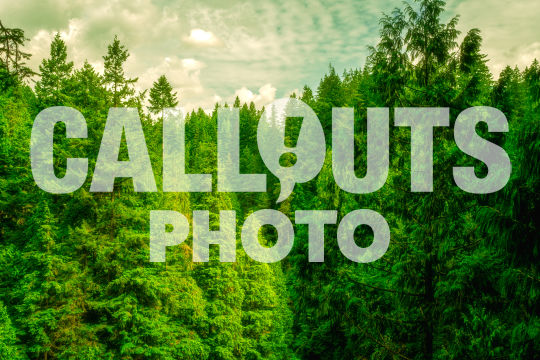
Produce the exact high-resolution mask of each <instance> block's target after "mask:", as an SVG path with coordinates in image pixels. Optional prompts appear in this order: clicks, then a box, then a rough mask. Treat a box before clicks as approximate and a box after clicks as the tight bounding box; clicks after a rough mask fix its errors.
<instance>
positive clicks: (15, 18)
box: [0, 0, 540, 109]
mask: <svg viewBox="0 0 540 360" xmlns="http://www.w3.org/2000/svg"><path fill="white" fill-rule="evenodd" d="M401 3H402V2H401V1H388V0H347V1H336V0H333V1H326V0H312V1H296V0H287V1H257V2H255V1H252V2H248V1H246V0H243V1H234V0H233V1H224V0H221V1H217V0H216V1H214V0H212V1H173V0H116V1H114V0H100V1H91V0H74V1H68V0H0V19H1V20H2V21H3V22H4V24H5V25H6V26H9V27H21V28H23V29H24V30H25V32H26V35H27V37H28V38H30V42H29V45H28V47H27V48H28V50H29V51H30V52H31V53H32V54H33V58H32V61H31V62H30V65H31V66H32V67H33V68H34V69H35V70H37V69H38V65H39V63H40V61H41V59H42V58H44V57H47V56H48V53H49V46H50V41H51V39H52V37H53V36H54V34H55V33H56V32H60V34H61V36H62V38H63V39H64V40H65V41H66V43H67V46H68V51H69V53H68V56H69V57H70V59H71V60H73V61H74V62H75V65H76V66H77V67H78V66H80V65H81V64H82V63H83V62H84V60H85V59H88V61H89V62H90V63H91V64H93V65H94V66H95V67H96V68H97V69H98V70H102V69H103V65H102V63H103V59H102V56H103V55H104V54H105V53H106V50H107V45H108V44H109V43H110V42H111V40H112V39H113V37H114V35H115V34H118V36H119V38H120V40H121V41H122V42H123V43H124V44H125V45H126V46H127V47H128V49H129V51H130V53H131V56H130V58H129V60H128V62H127V65H126V69H127V73H128V75H131V76H138V77H139V82H138V87H139V88H140V89H145V88H149V87H151V85H152V82H154V81H155V80H156V79H157V78H158V77H159V75H161V74H165V75H166V76H167V78H168V79H169V81H170V82H171V84H172V85H173V87H174V88H175V89H177V91H178V93H179V97H180V105H182V106H184V107H186V108H189V109H191V108H193V107H198V106H201V107H203V108H205V109H208V108H212V107H213V104H214V103H215V102H216V101H220V102H224V101H228V102H231V101H232V100H233V99H234V97H235V96H236V95H238V96H240V99H241V100H243V101H251V100H253V101H255V103H256V104H257V105H258V106H261V105H264V104H266V103H268V102H270V101H271V100H273V99H274V98H279V97H283V96H286V95H288V94H289V93H290V92H291V91H294V90H297V89H301V88H302V87H303V85H304V84H307V85H309V86H311V87H313V88H316V86H317V84H318V81H319V79H320V78H321V77H322V75H323V74H324V73H325V71H326V70H327V68H328V64H329V63H332V64H333V65H334V66H335V67H336V70H337V71H338V72H340V73H341V72H342V71H343V69H345V68H351V67H353V68H356V67H360V66H363V64H364V61H365V57H366V55H367V46H368V45H375V44H376V43H377V39H378V21H379V18H380V15H381V13H383V12H390V11H391V10H392V9H393V8H394V7H395V6H399V7H401ZM455 14H460V15H461V19H460V22H459V29H460V30H461V31H462V32H466V31H467V30H468V29H470V28H473V27H477V28H479V29H480V30H481V31H482V36H483V38H484V47H483V49H484V52H485V53H487V54H488V56H489V58H490V62H489V66H490V68H491V69H492V72H494V73H495V77H497V75H498V73H499V72H500V71H501V70H502V68H503V67H504V66H505V65H506V64H509V65H512V66H514V65H517V66H519V67H520V68H524V67H525V66H526V65H528V64H530V63H531V61H532V60H533V59H534V58H535V57H536V58H538V59H540V36H539V34H540V1H521V2H519V1H508V0H474V1H473V0H464V1H458V0H449V1H448V5H447V14H446V15H445V17H450V16H453V15H455Z"/></svg>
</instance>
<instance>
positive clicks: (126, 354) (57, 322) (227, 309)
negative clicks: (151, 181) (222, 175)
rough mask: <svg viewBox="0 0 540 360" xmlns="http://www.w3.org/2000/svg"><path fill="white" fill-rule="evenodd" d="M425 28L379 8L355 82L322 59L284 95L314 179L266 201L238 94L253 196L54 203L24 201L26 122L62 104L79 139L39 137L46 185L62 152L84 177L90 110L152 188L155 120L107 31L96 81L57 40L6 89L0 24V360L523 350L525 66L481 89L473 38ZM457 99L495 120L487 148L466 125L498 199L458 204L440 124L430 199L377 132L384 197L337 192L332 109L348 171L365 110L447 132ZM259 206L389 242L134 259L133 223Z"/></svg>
mask: <svg viewBox="0 0 540 360" xmlns="http://www.w3.org/2000/svg"><path fill="white" fill-rule="evenodd" d="M443 18H446V16H444V2H443V1H440V0H422V1H417V2H415V3H413V4H405V5H404V8H403V9H395V10H394V11H393V12H392V13H391V14H388V15H383V17H382V19H381V21H380V41H379V43H378V44H377V45H376V46H374V47H371V48H370V56H369V58H368V61H367V63H366V66H365V68H364V69H352V70H347V71H345V72H344V73H343V75H342V76H339V75H338V73H337V72H336V71H335V69H334V68H333V67H332V66H330V68H329V71H328V74H326V75H324V77H323V78H322V79H321V82H320V84H319V85H318V87H317V91H316V92H315V93H314V92H313V91H312V90H311V89H310V88H309V87H307V86H305V87H304V88H303V91H302V94H301V97H300V98H301V100H303V101H304V102H306V103H307V104H308V105H310V106H311V107H312V108H313V109H314V111H315V112H316V113H317V115H318V117H319V119H320V120H321V122H322V124H323V127H324V130H325V134H326V137H327V140H328V141H327V142H328V146H327V159H326V162H325V164H324V166H323V168H322V170H321V172H320V174H319V175H318V176H317V178H316V179H314V180H312V181H310V182H307V183H304V184H297V185H296V187H295V191H294V193H293V194H292V195H291V196H290V197H289V198H288V199H287V200H286V201H284V202H282V203H280V204H278V205H276V204H275V199H276V198H277V193H278V192H279V181H278V179H276V178H275V177H274V176H273V175H271V174H270V173H269V172H268V170H266V169H265V166H264V164H263V162H262V160H261V157H260V155H259V152H258V149H257V140H256V138H257V124H258V120H259V118H260V116H261V114H262V110H257V109H256V108H255V105H254V104H253V103H250V104H242V103H241V102H240V100H239V99H238V98H237V99H236V100H235V101H234V104H233V106H234V107H237V108H239V113H240V151H241V160H240V169H241V172H242V173H265V174H267V176H268V188H269V191H268V192H266V193H245V194H244V193H219V192H215V191H214V192H211V193H189V194H186V193H155V194H154V193H137V192H135V191H134V190H133V186H132V184H131V181H130V180H129V179H118V180H117V181H116V183H115V187H114V192H113V193H105V194H104V193H93V192H89V182H86V183H85V184H84V185H83V187H82V188H81V189H80V190H78V191H76V192H74V193H73V194H66V195H50V194H45V193H43V192H42V191H41V190H39V189H38V188H37V186H36V185H35V183H34V181H33V178H32V174H31V171H30V159H29V141H30V131H31V127H32V121H33V119H34V118H35V116H36V114H37V112H38V111H39V110H40V109H42V108H44V107H49V106H56V105H66V106H71V107H74V108H76V109H78V110H79V111H81V113H82V114H83V115H84V116H85V119H86V121H87V125H88V139H84V140H83V139H80V140H74V139H73V140H71V139H65V137H64V136H62V131H63V129H62V128H60V129H58V130H59V131H58V133H57V134H56V135H55V147H54V151H55V155H57V156H56V158H55V159H56V160H55V167H56V170H57V171H59V172H60V173H61V171H62V168H63V167H64V163H63V162H62V161H63V160H62V159H65V157H68V156H69V157H76V156H89V169H90V174H89V178H91V176H92V171H93V170H92V169H93V168H94V165H95V160H96V159H95V157H96V155H97V152H98V149H99V140H100V138H101V134H102V132H103V128H104V123H105V119H106V117H107V112H108V109H109V107H111V106H135V107H137V108H138V109H139V114H140V116H141V119H142V120H143V128H144V132H145V138H146V142H147V146H148V150H149V153H150V158H151V162H152V166H153V169H154V172H155V173H156V181H157V182H158V188H160V184H159V182H160V181H161V176H160V175H161V171H162V170H161V157H162V153H161V151H162V123H161V122H159V121H158V122H153V121H150V115H149V114H147V113H146V112H145V109H144V107H143V106H142V105H141V104H142V103H143V99H144V93H143V94H135V90H134V88H133V85H134V83H135V82H136V81H137V79H130V78H128V77H127V76H126V74H125V71H124V64H125V62H126V60H127V59H128V56H129V53H128V50H127V49H126V48H125V46H124V45H122V44H121V43H120V41H119V40H118V38H116V37H115V39H114V40H113V42H112V44H110V45H109V47H108V51H107V54H106V55H105V56H104V60H105V71H104V73H103V74H100V73H99V72H98V71H96V70H95V69H94V68H93V67H92V66H91V65H90V64H89V63H88V62H85V63H84V65H83V66H82V67H81V68H79V69H73V65H72V63H71V62H68V61H67V59H68V53H67V48H66V46H65V43H64V42H63V41H62V40H61V38H60V37H59V36H58V35H57V36H56V37H55V38H54V40H53V42H52V44H51V53H50V58H49V59H45V60H43V61H42V64H41V66H40V72H41V76H40V78H39V80H38V82H37V84H36V88H35V93H34V91H33V90H32V89H30V88H29V87H28V86H25V85H24V84H23V82H22V80H23V79H24V78H25V76H27V75H28V74H30V72H29V69H28V70H25V67H24V66H25V65H24V64H23V63H22V60H23V59H25V58H28V56H29V55H28V54H26V55H25V53H24V52H21V49H20V47H22V45H23V44H24V41H25V39H24V33H23V32H22V30H20V29H7V28H4V27H3V26H2V25H1V24H0V46H1V48H0V60H1V62H0V89H1V93H0V224H1V225H0V241H1V244H2V246H1V247H0V289H2V290H1V291H0V359H19V358H20V359H26V358H29V359H47V360H49V359H88V360H90V359H190V360H191V359H193V360H195V359H208V360H210V359H231V360H232V359H276V360H277V359H295V358H302V359H344V358H351V359H357V358H362V359H364V358H365V359H398V358H401V359H456V358H459V359H469V358H475V359H494V358H508V359H514V358H515V359H533V358H536V357H538V354H539V353H540V347H539V344H540V316H539V314H540V307H539V306H540V305H539V304H540V298H539V297H540V279H539V276H538V273H539V269H538V264H539V256H540V248H539V242H538V235H537V234H538V220H537V219H538V218H540V214H539V213H538V203H539V202H540V199H539V198H538V197H539V192H538V188H539V181H540V164H539V163H538V159H539V156H538V155H539V153H540V137H539V136H538V134H539V126H540V125H539V124H540V123H539V122H538V118H539V116H540V66H539V64H538V61H536V60H535V61H534V62H533V63H532V64H531V65H530V66H529V67H527V68H526V69H524V71H520V70H519V69H517V68H514V69H512V68H510V67H507V68H505V69H504V70H503V71H502V73H501V74H500V76H499V78H498V80H497V81H495V82H494V81H493V80H492V75H491V74H490V73H489V70H488V68H487V66H486V62H487V57H486V56H485V55H484V54H482V52H481V43H482V38H481V34H480V32H479V31H478V30H477V29H472V30H470V31H469V32H468V33H467V34H466V36H465V37H464V39H463V41H462V42H461V44H459V45H458V43H457V36H458V31H457V30H456V25H457V17H454V18H451V19H450V20H449V21H448V22H443V21H442V19H443ZM14 44H18V45H17V46H19V48H17V46H15V47H13V45H14ZM17 54H19V55H17ZM17 56H18V57H17ZM14 59H19V60H18V61H19V62H14ZM149 95H150V98H149V102H150V105H151V106H150V107H149V108H148V110H150V112H152V113H153V114H159V113H161V112H162V111H163V109H164V108H166V107H174V106H176V105H177V104H178V100H177V98H176V93H174V92H173V91H172V86H171V85H170V84H169V82H168V81H167V79H166V78H165V76H161V77H160V78H159V79H158V80H157V81H156V82H155V83H154V84H153V87H152V88H151V89H150V91H149ZM475 105H490V106H495V107H497V108H499V109H500V110H502V111H503V112H504V113H505V115H506V116H507V118H508V120H509V126H510V132H509V133H508V134H506V135H500V134H497V135H493V134H486V132H485V131H484V130H483V129H481V128H479V129H478V132H479V134H482V136H486V137H489V139H490V140H491V141H494V142H496V143H498V144H499V145H500V146H503V147H504V148H505V150H506V151H507V152H508V153H509V156H510V157H511V160H512V166H513V169H512V176H511V179H510V181H509V183H508V184H507V185H506V187H505V188H504V189H503V190H501V191H499V192H497V193H494V194H490V195H485V196H477V195H472V194H468V193H465V192H463V191H461V190H459V188H458V187H456V186H455V184H454V183H453V181H452V177H451V172H452V170H451V169H452V167H453V166H462V165H465V164H466V165H469V166H470V165H471V164H473V165H474V164H475V163H474V162H472V160H471V159H470V158H469V157H467V156H465V155H464V154H463V153H462V152H461V151H460V150H459V149H458V148H457V147H456V145H455V143H454V140H453V136H452V127H449V128H443V129H436V130H435V132H434V157H433V158H434V174H436V177H435V179H434V189H435V192H434V193H411V192H410V185H409V181H410V180H409V178H410V162H409V158H410V145H409V144H410V133H409V131H408V130H406V129H404V128H398V127H392V126H391V127H390V129H391V130H390V137H391V139H390V173H389V176H388V179H387V183H386V185H385V186H384V187H383V188H382V189H380V190H379V191H377V192H375V193H371V194H362V195H356V194H350V193H346V192H344V191H342V190H340V188H339V187H338V186H337V185H336V184H335V182H334V180H333V175H332V166H331V160H330V159H331V154H332V147H331V144H330V141H329V139H330V138H331V137H330V130H331V121H332V118H331V112H332V107H353V108H354V111H355V124H354V126H355V138H354V139H355V147H356V149H355V171H356V175H357V176H359V177H362V176H364V174H365V171H366V134H365V130H366V121H365V118H366V111H367V108H368V107H383V106H386V107H398V106H434V107H436V106H445V107H449V108H450V114H451V119H450V122H451V124H452V123H453V122H454V120H455V117H456V116H457V114H459V112H460V111H461V110H463V109H465V108H468V107H470V106H475ZM225 106H227V105H225ZM218 108H219V105H217V104H216V106H215V108H214V111H213V112H212V114H207V113H205V112H204V111H203V110H202V109H198V110H196V111H195V110H194V111H192V112H191V113H190V114H188V116H187V119H186V139H189V141H188V142H187V143H186V167H187V168H186V171H187V172H189V173H208V174H213V175H214V183H213V184H212V186H213V189H214V190H215V189H216V184H215V175H216V168H217V159H216V156H217V149H216V147H217V145H216V144H217V110H218ZM390 113H392V111H390ZM161 115H162V114H161ZM292 120H294V119H292ZM290 124H291V125H292V126H287V129H288V130H287V139H286V142H287V143H290V144H293V143H294V142H295V139H294V138H295V136H297V134H298V132H299V127H300V121H291V123H290ZM289 130H290V131H289ZM286 160H287V159H286ZM477 171H478V173H479V174H481V173H482V171H484V169H483V168H482V167H480V166H478V169H477ZM263 208H275V209H278V210H280V211H282V212H284V213H285V214H286V215H287V216H289V217H290V218H291V219H293V218H294V211H295V210H297V209H337V210H338V221H339V220H340V219H341V218H342V217H343V216H344V215H345V214H347V213H348V212H350V211H352V210H355V209H360V208H369V209H373V210H376V211H378V212H380V213H381V214H383V216H384V217H385V218H386V220H387V222H388V224H389V226H390V230H391V234H392V238H391V241H390V247H389V249H388V251H387V253H386V254H385V255H384V257H383V258H381V259H380V260H378V261H377V262H374V263H369V264H358V263H354V262H351V261H349V260H347V259H346V258H344V257H343V255H342V254H341V253H340V250H339V248H338V246H337V243H336V241H335V238H336V230H337V229H336V226H334V225H327V226H325V239H326V244H325V262H324V263H310V262H309V261H308V258H307V254H308V251H307V246H308V241H307V238H308V229H307V226H306V225H295V234H296V238H295V244H294V247H293V249H292V251H291V254H290V255H289V256H288V257H287V258H286V259H284V260H283V261H282V262H280V263H276V264H262V263H256V262H254V261H252V260H250V259H249V257H248V256H247V255H246V254H245V253H244V252H243V250H242V247H241V245H240V244H238V246H237V261H236V262H235V263H220V262H218V261H217V256H218V252H217V250H218V249H217V248H211V251H210V262H208V263H193V262H192V261H191V254H192V238H191V236H189V237H188V239H187V241H186V242H184V243H182V244H181V245H179V246H176V247H172V248H170V249H168V250H167V257H166V258H167V262H166V263H165V264H162V263H150V262H149V261H148V253H149V238H148V228H149V216H148V212H149V210H152V209H171V210H177V211H180V212H182V213H184V214H186V215H188V216H189V214H191V211H192V210H208V211H209V212H210V228H211V230H217V229H218V227H219V210H235V211H236V214H237V222H238V223H242V222H243V221H244V220H245V219H246V218H247V216H249V214H250V213H251V212H253V211H255V210H257V209H263ZM371 237H372V234H370V232H369V231H368V229H364V228H359V229H357V231H356V233H355V238H356V240H357V242H358V243H359V244H368V243H369V241H370V239H371ZM237 238H239V237H237ZM260 241H261V242H262V243H263V244H271V243H273V241H275V234H274V233H272V232H271V231H261V234H260Z"/></svg>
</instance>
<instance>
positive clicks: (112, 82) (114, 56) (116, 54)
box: [103, 35, 138, 107]
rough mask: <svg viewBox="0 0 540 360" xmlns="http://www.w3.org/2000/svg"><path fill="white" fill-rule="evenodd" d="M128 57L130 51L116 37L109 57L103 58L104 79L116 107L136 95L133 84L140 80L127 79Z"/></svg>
mask: <svg viewBox="0 0 540 360" xmlns="http://www.w3.org/2000/svg"><path fill="white" fill-rule="evenodd" d="M128 57H129V52H128V50H127V49H126V47H125V46H124V45H122V44H121V43H120V40H119V39H118V36H116V35H115V36H114V40H113V42H112V44H110V45H109V46H108V47H107V55H105V56H103V60H105V64H104V65H105V73H104V76H103V79H104V83H105V84H106V85H108V87H109V91H110V92H111V105H112V106H114V107H118V106H121V105H122V104H123V103H124V102H125V101H127V100H129V98H130V97H131V96H133V95H134V94H135V90H134V89H133V84H134V83H135V82H137V80H138V79H137V78H132V79H130V78H127V77H126V75H125V73H124V63H125V62H126V60H127V59H128Z"/></svg>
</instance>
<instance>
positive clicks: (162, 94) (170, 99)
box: [148, 75, 178, 119]
mask: <svg viewBox="0 0 540 360" xmlns="http://www.w3.org/2000/svg"><path fill="white" fill-rule="evenodd" d="M149 102H150V107H149V108H148V110H150V112H152V113H154V114H159V113H161V118H162V119H163V109H165V108H173V107H175V106H176V105H178V100H177V98H176V93H175V92H174V93H173V92H172V86H171V84H169V82H168V81H167V78H166V77H165V75H161V76H160V77H159V79H158V80H157V81H155V82H154V84H153V86H152V88H151V89H150V99H149Z"/></svg>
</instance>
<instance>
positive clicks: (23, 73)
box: [0, 21, 35, 81]
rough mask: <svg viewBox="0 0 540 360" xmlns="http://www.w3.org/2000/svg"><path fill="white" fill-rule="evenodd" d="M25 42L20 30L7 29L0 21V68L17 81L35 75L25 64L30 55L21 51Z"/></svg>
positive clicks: (22, 32) (25, 39)
mask: <svg viewBox="0 0 540 360" xmlns="http://www.w3.org/2000/svg"><path fill="white" fill-rule="evenodd" d="M26 41H28V39H27V38H26V37H25V36H24V31H23V30H22V29H19V28H7V27H5V26H4V25H3V24H2V21H0V45H1V46H0V67H1V68H3V69H4V70H5V72H6V74H7V75H13V76H14V77H15V79H17V80H19V81H22V80H24V79H25V78H27V77H31V76H33V75H35V72H34V71H33V70H32V69H30V68H29V67H28V66H26V63H25V60H28V59H30V57H31V54H29V53H27V52H25V51H23V50H22V47H23V46H24V43H25V42H26Z"/></svg>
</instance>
